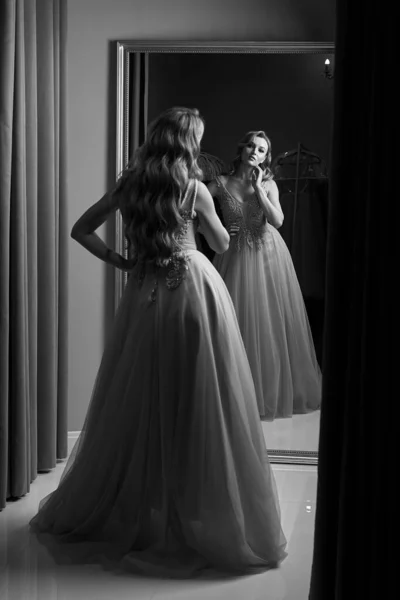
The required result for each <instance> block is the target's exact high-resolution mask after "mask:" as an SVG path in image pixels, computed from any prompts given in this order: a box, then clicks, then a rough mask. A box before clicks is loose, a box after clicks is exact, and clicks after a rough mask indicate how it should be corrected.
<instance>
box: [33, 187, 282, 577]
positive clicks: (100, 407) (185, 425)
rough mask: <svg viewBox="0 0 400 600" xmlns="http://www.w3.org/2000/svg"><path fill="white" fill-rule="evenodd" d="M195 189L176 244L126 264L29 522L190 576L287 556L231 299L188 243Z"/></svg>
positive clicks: (88, 555) (90, 553)
mask: <svg viewBox="0 0 400 600" xmlns="http://www.w3.org/2000/svg"><path fill="white" fill-rule="evenodd" d="M193 187H194V188H195V187H196V186H192V188H193ZM195 193H196V192H195V191H191V192H190V193H189V194H187V196H186V201H185V203H184V204H182V207H183V208H185V207H188V208H187V210H186V211H183V212H182V216H183V217H184V226H183V228H182V231H181V243H182V246H183V249H184V251H185V254H184V255H182V256H181V257H179V256H177V257H176V258H175V259H174V261H173V264H172V266H171V265H170V266H169V267H168V268H159V269H157V270H155V269H154V268H152V267H149V266H148V265H146V268H142V267H139V266H138V267H137V269H136V270H135V271H133V272H132V274H131V276H130V277H129V281H128V284H127V287H126V289H125V292H124V295H123V298H122V300H121V303H120V306H119V309H118V313H117V316H116V322H115V325H114V330H113V335H112V336H111V340H110V342H109V343H108V345H107V347H106V350H105V352H104V355H103V359H102V363H101V366H100V370H99V372H98V376H97V380H96V384H95V387H94V391H93V396H92V400H91V404H90V407H89V411H88V414H87V418H86V421H85V425H84V428H83V432H82V434H81V436H80V438H79V440H78V442H77V444H76V445H75V448H74V450H73V453H72V456H71V458H70V459H69V462H68V464H67V467H66V469H65V472H64V474H63V478H62V480H61V482H60V485H59V487H58V489H57V490H56V491H55V492H54V493H52V494H51V495H50V496H48V497H47V498H45V499H44V500H43V501H42V503H41V506H40V510H39V512H38V514H37V515H36V516H35V517H34V519H33V520H32V522H31V524H32V526H33V528H34V530H36V532H39V533H40V532H42V533H43V532H44V533H47V534H53V535H51V536H49V535H41V536H39V539H42V540H43V542H44V543H48V544H51V545H52V547H53V548H54V544H56V547H57V548H58V551H59V552H62V551H65V548H66V547H69V548H71V551H70V554H71V555H74V556H75V560H77V556H79V557H80V560H82V561H84V562H86V561H88V560H94V559H93V557H97V558H96V561H97V560H100V561H102V560H106V559H107V561H108V560H111V561H112V564H117V565H119V566H122V567H123V568H125V569H128V570H129V569H132V570H133V571H141V572H144V573H148V574H150V575H165V576H171V577H188V576H191V575H192V574H193V573H194V572H196V571H197V570H200V569H202V568H203V567H208V566H211V567H215V568H217V569H220V570H224V571H232V572H236V573H246V572H247V573H248V572H252V571H254V570H256V571H257V570H259V569H265V568H268V567H271V566H276V564H277V563H279V561H280V560H282V559H283V558H284V557H285V552H284V547H285V544H286V542H285V538H284V535H283V532H282V529H281V526H280V513H279V504H278V499H277V494H276V488H275V481H274V478H273V474H272V471H271V468H270V465H269V461H268V456H267V453H266V448H265V441H264V438H263V433H262V429H261V424H260V422H259V416H258V411H257V402H256V396H255V390H254V384H253V380H252V377H251V372H250V367H249V364H248V360H247V357H246V353H245V349H244V347H243V342H242V339H241V336H240V332H239V328H238V324H237V320H236V316H235V311H234V307H233V305H232V302H231V299H230V297H229V294H228V292H227V290H226V287H225V285H224V283H223V281H222V279H221V277H220V276H219V274H218V273H217V271H216V270H215V268H214V267H213V266H212V264H211V263H210V262H209V260H208V259H207V258H205V257H204V256H203V254H201V253H200V252H198V251H197V250H196V245H195V241H194V239H195V238H194V236H195V230H196V223H197V220H196V218H195V216H194V214H193V208H192V207H193V204H192V201H191V198H194V197H195ZM54 540H59V541H62V542H64V541H65V542H79V543H76V544H73V543H70V544H61V543H58V542H56V541H54ZM60 548H61V550H60ZM54 551H56V550H54Z"/></svg>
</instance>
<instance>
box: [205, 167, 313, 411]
mask: <svg viewBox="0 0 400 600" xmlns="http://www.w3.org/2000/svg"><path fill="white" fill-rule="evenodd" d="M216 182H217V184H218V200H219V202H220V205H221V209H222V214H223V218H224V222H225V225H226V226H227V227H229V225H230V224H236V225H239V226H240V231H239V234H238V235H237V236H235V237H234V238H232V241H231V244H230V246H229V249H228V250H227V252H225V253H224V254H222V255H220V256H216V257H215V258H214V265H215V267H216V268H217V270H218V271H219V272H220V274H221V276H222V278H223V279H224V281H225V283H226V285H227V288H228V290H229V293H230V295H231V297H232V300H233V304H234V306H235V309H236V315H237V318H238V321H239V326H240V329H241V333H242V337H243V341H244V345H245V347H246V351H247V356H248V359H249V362H250V366H251V370H252V373H253V378H254V383H255V387H256V393H257V401H258V408H259V412H260V415H261V417H262V418H264V419H266V420H271V419H274V418H276V417H290V416H292V415H293V414H302V413H307V412H310V411H313V410H316V409H318V408H319V406H320V400H321V372H320V369H319V366H318V363H317V359H316V356H315V350H314V345H313V340H312V335H311V331H310V326H309V322H308V318H307V313H306V310H305V306H304V301H303V297H302V294H301V290H300V287H299V283H298V280H297V277H296V273H295V270H294V267H293V262H292V259H291V256H290V253H289V251H288V249H287V246H286V244H285V242H284V241H283V239H282V237H281V235H280V234H279V233H278V231H277V230H276V229H275V228H274V227H272V225H270V224H268V223H265V218H264V215H263V212H262V210H261V208H260V207H259V204H258V201H257V199H256V197H255V195H253V197H252V200H251V201H249V202H247V203H246V204H243V203H241V202H239V201H238V200H237V199H236V198H234V197H233V196H232V194H230V192H229V191H228V190H227V188H226V187H225V185H224V183H223V181H222V180H221V179H220V178H217V179H216Z"/></svg>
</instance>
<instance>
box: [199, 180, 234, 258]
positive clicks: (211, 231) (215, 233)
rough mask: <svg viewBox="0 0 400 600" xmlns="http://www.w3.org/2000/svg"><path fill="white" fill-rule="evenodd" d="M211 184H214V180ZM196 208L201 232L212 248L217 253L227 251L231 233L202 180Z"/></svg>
mask: <svg viewBox="0 0 400 600" xmlns="http://www.w3.org/2000/svg"><path fill="white" fill-rule="evenodd" d="M209 185H212V182H211V184H209ZM211 189H212V187H211ZM195 210H196V213H197V215H198V217H199V223H200V227H201V233H202V235H204V237H205V238H206V240H207V243H208V245H209V246H210V248H211V249H212V250H214V252H217V254H222V253H223V252H226V250H227V249H228V247H229V233H228V232H227V230H226V229H225V227H224V226H223V225H222V223H221V219H220V218H219V216H218V215H217V212H216V210H215V205H214V200H213V199H212V196H211V194H210V192H209V189H207V187H206V186H205V185H204V183H202V182H199V186H198V190H197V197H196V204H195Z"/></svg>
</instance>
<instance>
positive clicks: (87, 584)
mask: <svg viewBox="0 0 400 600" xmlns="http://www.w3.org/2000/svg"><path fill="white" fill-rule="evenodd" d="M63 468H64V464H59V465H58V466H57V468H56V469H55V470H54V472H52V473H49V474H47V475H40V476H39V477H38V478H37V480H36V481H35V482H34V483H33V484H32V486H31V491H30V493H29V494H28V495H27V496H26V497H24V498H21V499H20V500H18V501H16V502H12V503H9V504H8V505H7V507H6V509H5V510H4V511H3V512H1V513H0V598H1V600H72V598H74V599H76V600H92V599H96V600H126V599H130V600H307V598H308V588H309V580H310V572H311V559H312V545H313V530H314V513H315V497H316V483H317V471H316V468H315V467H301V466H293V467H292V466H289V465H276V466H274V473H275V478H276V482H277V486H278V491H279V496H280V501H281V510H282V525H283V529H284V531H285V534H286V537H287V540H288V553H289V555H288V557H287V558H286V560H285V561H284V562H283V563H282V566H281V567H280V568H279V569H276V570H272V571H269V572H267V573H263V574H261V575H253V576H250V577H244V578H236V579H222V580H221V579H219V580H212V579H210V578H208V579H206V578H204V579H197V580H191V581H171V580H159V579H158V580H151V579H145V578H141V577H134V576H132V575H129V576H128V575H121V576H120V575H118V576H117V575H115V574H110V573H108V572H106V571H103V570H101V569H100V568H99V567H94V566H90V567H89V566H88V567H84V566H79V567H78V566H70V565H68V566H66V565H63V566H60V565H56V564H55V563H54V561H53V560H52V558H51V556H50V555H49V554H48V552H47V551H46V550H45V549H44V548H43V547H42V546H39V545H38V544H37V542H36V539H35V537H34V536H31V535H29V533H28V527H27V524H28V522H29V520H30V518H31V517H32V516H33V515H34V514H35V512H36V510H37V506H38V504H39V501H40V499H41V498H42V497H43V496H45V495H46V494H48V493H49V492H51V491H52V490H53V489H54V488H55V487H56V485H57V483H58V480H59V478H60V475H61V473H62V470H63Z"/></svg>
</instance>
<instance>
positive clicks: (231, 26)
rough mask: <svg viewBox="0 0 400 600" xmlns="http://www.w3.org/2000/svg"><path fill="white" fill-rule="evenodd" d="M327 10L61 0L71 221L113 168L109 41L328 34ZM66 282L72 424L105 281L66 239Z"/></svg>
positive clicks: (319, 1)
mask: <svg viewBox="0 0 400 600" xmlns="http://www.w3.org/2000/svg"><path fill="white" fill-rule="evenodd" d="M334 10H335V1H334V0H301V1H300V0H246V1H245V2H244V1H243V0H201V2H199V1H198V0H168V1H167V0H146V2H143V0H68V120H69V151H68V160H69V221H70V223H69V225H70V227H72V225H73V223H74V222H75V220H76V219H77V218H78V217H79V216H80V215H81V214H82V212H83V211H84V210H86V208H88V207H89V206H90V205H91V204H92V203H93V202H95V201H96V200H97V199H98V198H100V197H101V196H102V195H103V193H104V191H105V190H106V188H107V186H108V185H109V183H110V180H111V179H112V176H113V173H114V167H115V158H114V145H113V144H114V131H115V130H114V108H115V106H114V98H115V83H114V81H113V77H112V75H113V72H114V70H113V65H114V56H113V53H112V44H111V42H112V41H114V40H118V39H119V40H121V39H147V40H151V39H170V40H174V39H192V40H253V41H261V40H270V41H273V40H286V41H299V40H309V41H310V40H314V41H332V40H333V39H334ZM106 233H107V232H106V228H103V229H102V230H101V231H100V234H101V235H103V236H105V235H106ZM69 289H70V296H69V311H70V314H69V323H70V330H69V399H70V400H69V430H78V429H80V428H81V427H82V424H83V419H84V416H85V413H86V410H87V406H88V402H89V399H90V395H91V391H92V387H93V383H94V379H95V376H96V372H97V369H98V367H99V364H100V360H101V355H102V351H103V348H104V341H105V339H106V337H107V335H108V332H109V326H110V323H111V314H110V309H109V306H110V298H111V297H112V291H113V290H112V273H111V270H110V269H108V267H105V266H104V265H103V264H102V263H101V262H100V261H98V260H97V259H95V258H94V257H92V256H91V255H90V254H89V253H88V252H86V251H85V250H84V249H83V248H81V247H80V246H79V245H78V244H76V243H75V242H73V241H72V240H71V242H70V286H69Z"/></svg>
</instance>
